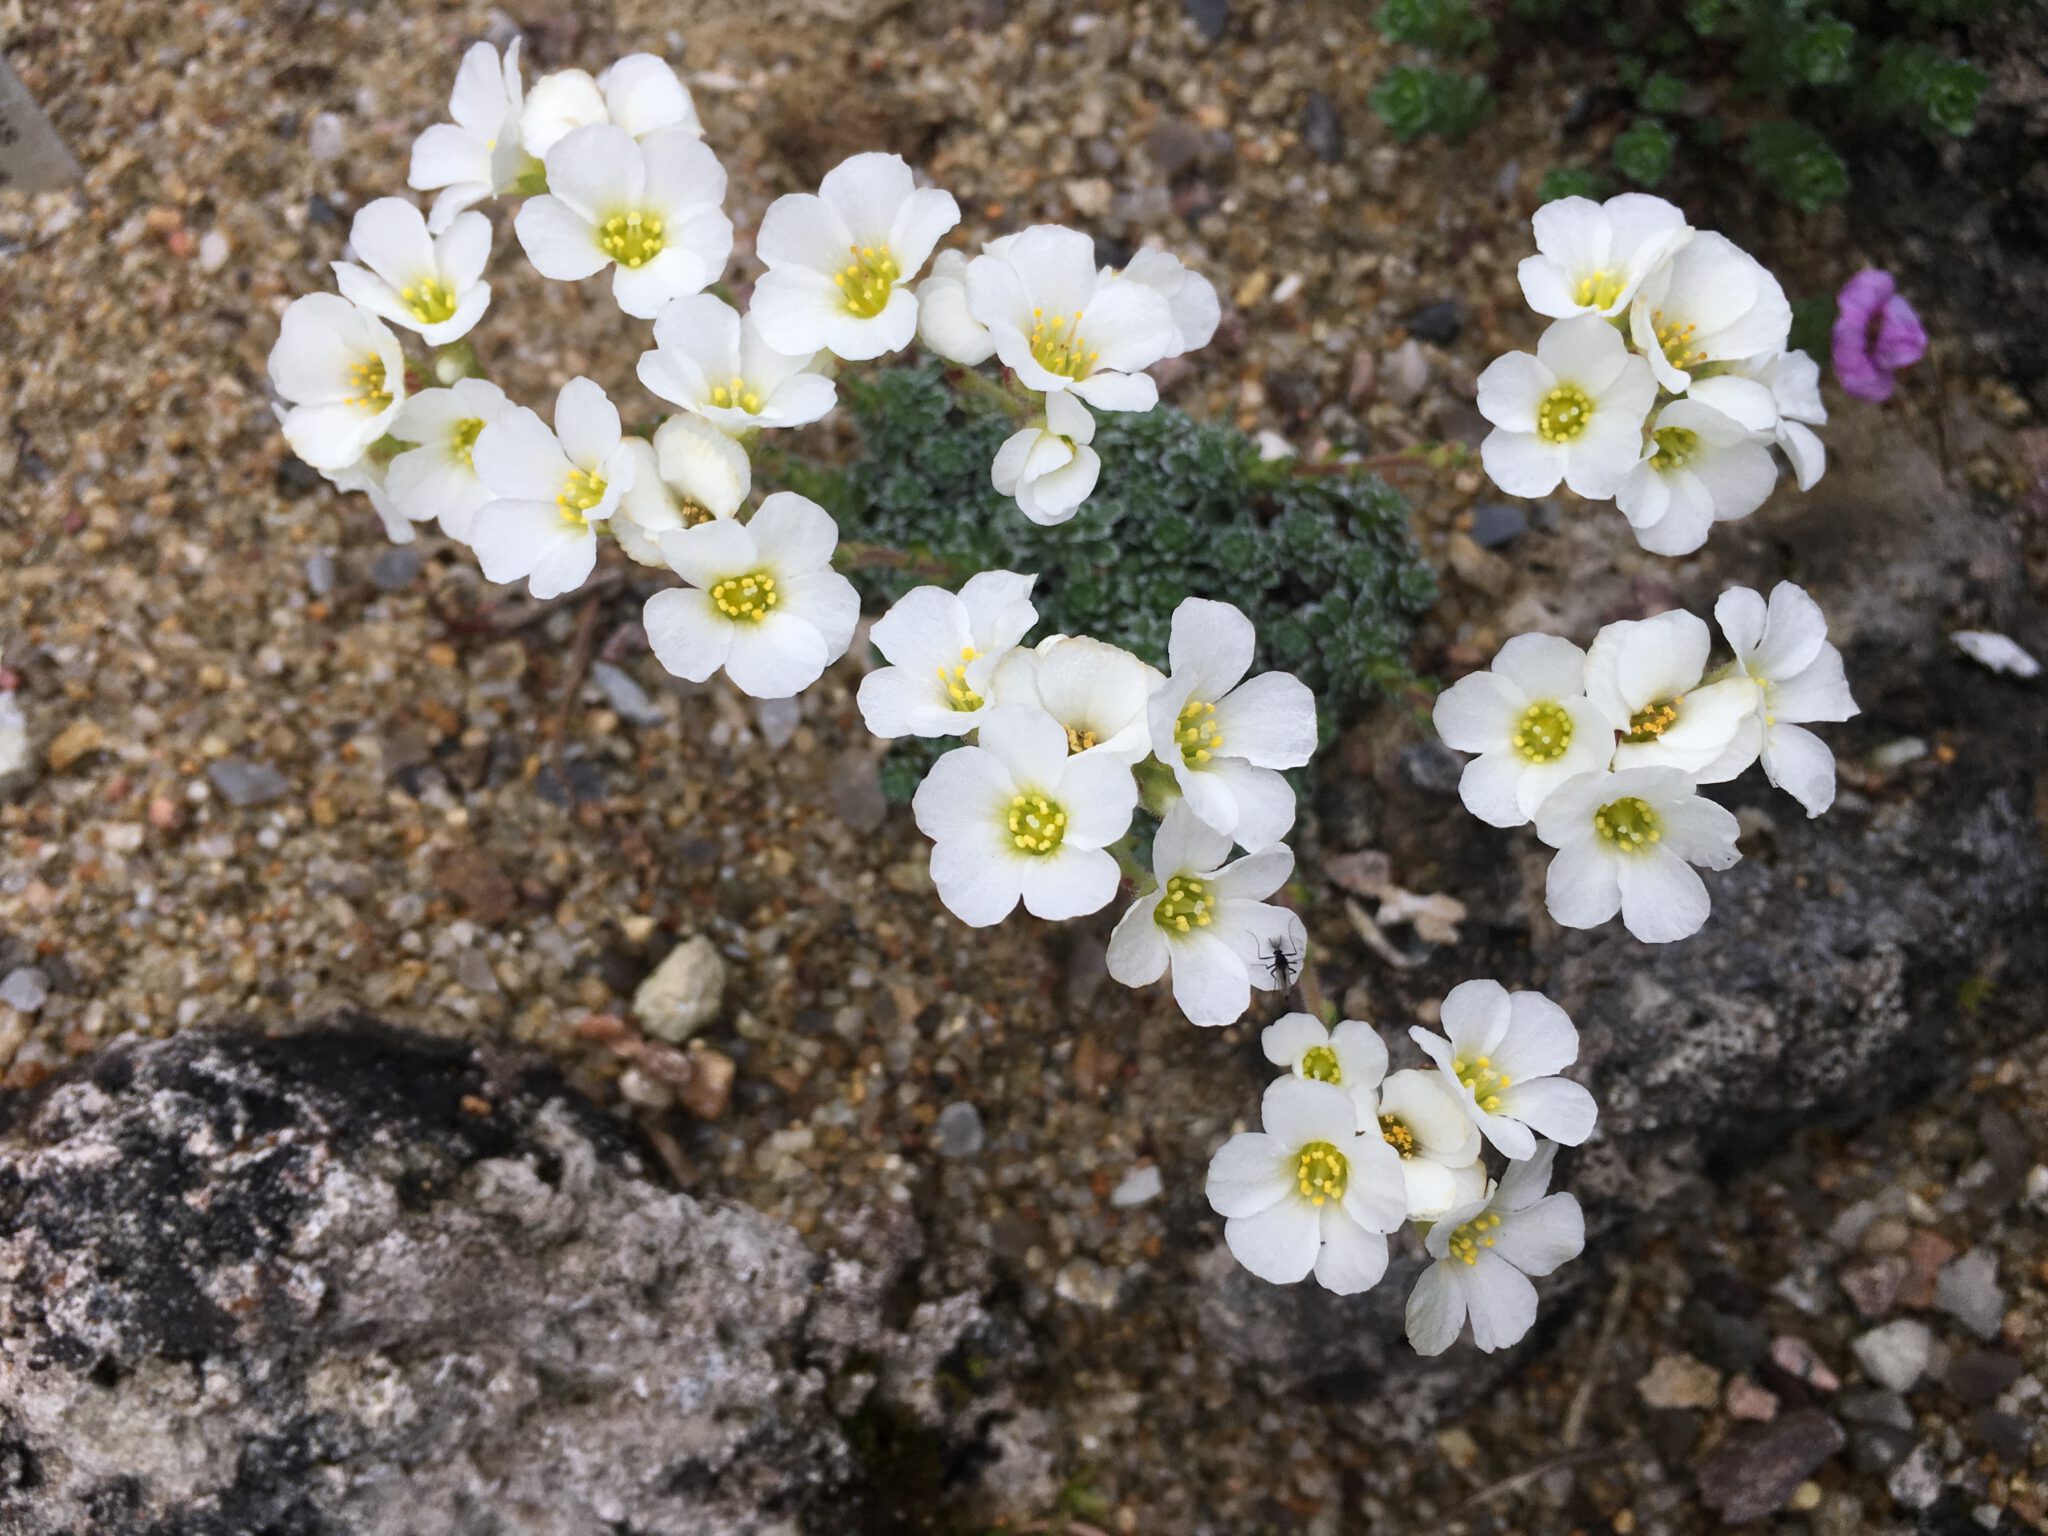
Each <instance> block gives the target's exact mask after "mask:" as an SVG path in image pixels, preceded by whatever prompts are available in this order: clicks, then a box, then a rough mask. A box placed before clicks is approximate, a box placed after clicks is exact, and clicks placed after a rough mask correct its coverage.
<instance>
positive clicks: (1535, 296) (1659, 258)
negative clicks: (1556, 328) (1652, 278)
mask: <svg viewBox="0 0 2048 1536" xmlns="http://www.w3.org/2000/svg"><path fill="white" fill-rule="evenodd" d="M1531 223H1532V224H1534V226H1535V229H1536V249H1537V251H1538V252H1539V253H1540V254H1538V255H1535V256H1525V257H1523V258H1522V264H1521V266H1520V267H1519V268H1518V269H1517V273H1516V275H1517V276H1519V277H1520V278H1521V281H1522V296H1523V297H1524V298H1525V299H1527V300H1528V301H1529V307H1530V308H1531V309H1533V310H1535V311H1536V313H1537V314H1539V315H1548V316H1550V317H1551V318H1552V319H1555V320H1563V319H1567V318H1569V317H1570V316H1572V315H1600V316H1603V317H1605V316H1609V315H1618V314H1620V313H1621V312H1622V311H1623V310H1625V309H1627V308H1628V306H1629V301H1630V300H1632V299H1633V298H1635V296H1636V290H1637V289H1638V288H1640V287H1641V286H1642V283H1643V279H1644V278H1646V277H1648V276H1649V275H1650V274H1651V273H1652V272H1654V271H1655V270H1656V269H1657V268H1658V266H1660V265H1661V264H1662V263H1663V262H1664V261H1665V259H1666V258H1667V257H1669V256H1670V255H1671V253H1672V252H1673V251H1675V250H1677V249H1678V248H1679V247H1680V246H1681V245H1684V244H1685V242H1686V241H1688V240H1690V239H1691V238H1692V229H1691V228H1690V226H1688V225H1687V224H1686V222H1685V215H1684V214H1683V213H1681V212H1679V211H1678V209H1676V208H1674V207H1673V206H1672V205H1671V204H1669V203H1667V202H1665V201H1664V199H1663V198H1661V197H1651V196H1650V195H1649V194H1647V193H1644V192H1624V193H1622V194H1621V195H1620V196H1619V197H1610V198H1609V199H1607V201H1606V202H1604V203H1596V202H1594V201H1593V200H1592V199H1591V198H1585V197H1561V198H1559V199H1557V201H1555V202H1551V203H1545V204H1544V205H1543V206H1542V207H1541V208H1538V209H1537V210H1536V217H1535V218H1534V219H1533V220H1531Z"/></svg>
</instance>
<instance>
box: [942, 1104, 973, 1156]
mask: <svg viewBox="0 0 2048 1536" xmlns="http://www.w3.org/2000/svg"><path fill="white" fill-rule="evenodd" d="M932 1143H933V1145H934V1146H936V1147H937V1148H938V1152H939V1156H941V1157H951V1158H961V1157H972V1156H974V1154H975V1153H977V1152H979V1151H980V1150H981V1143H982V1132H981V1111H980V1110H978V1109H976V1108H975V1107H974V1106H973V1105H972V1104H969V1103H966V1102H965V1101H964V1100H963V1101H961V1102H958V1103H953V1104H948V1105H947V1106H946V1107H945V1108H944V1109H942V1110H940V1111H939V1118H938V1121H937V1123H936V1124H934V1125H933V1126H932Z"/></svg>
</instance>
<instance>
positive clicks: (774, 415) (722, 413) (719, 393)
mask: <svg viewBox="0 0 2048 1536" xmlns="http://www.w3.org/2000/svg"><path fill="white" fill-rule="evenodd" d="M817 361H819V359H818V358H816V357H815V356H814V355H813V354H810V353H806V354H805V355H804V356H802V357H791V356H788V355H786V354H784V353H781V352H777V351H776V350H775V349H774V348H773V347H771V346H769V345H768V343H767V342H765V341H763V340H762V339H761V332H760V328H759V327H758V325H757V324H756V323H755V320H754V317H753V316H752V315H744V316H742V315H741V314H740V313H739V312H738V311H736V310H735V309H734V308H733V307H732V306H731V305H730V304H728V303H726V302H725V300H723V299H721V298H719V297H717V296H716V295H715V294H709V293H693V294H690V295H689V296H687V297H685V298H680V299H672V300H670V301H669V303H668V306H667V307H666V308H664V309H663V310H662V312H661V313H660V314H659V315H658V316H656V317H655V321H654V349H653V350H652V351H650V352H642V353H641V354H640V366H639V373H640V382H641V383H642V384H645V385H646V386H647V387H648V388H649V389H650V390H652V391H653V392H654V393H655V394H657V395H659V396H661V398H662V399H664V400H667V401H670V402H672V403H673V404H676V405H680V406H681V407H682V408H683V409H684V410H686V411H689V412H691V413H692V414H693V415H697V416H701V417H703V418H704V419H705V420H706V421H708V422H710V423H711V424H712V425H713V426H716V427H718V428H719V429H720V430H721V431H725V432H730V433H734V434H738V433H742V432H749V431H752V430H754V429H755V428H761V427H801V426H804V425H806V424H808V423H810V422H813V421H816V420H818V419H819V418H820V417H822V416H824V415H825V414H826V413H827V412H829V411H830V410H831V409H832V403H833V399H834V396H835V393H836V392H835V390H834V389H833V385H832V381H831V380H830V379H829V378H827V377H825V375H824V374H822V373H819V372H816V371H815V369H814V366H813V365H814V364H815V363H816V362H817Z"/></svg>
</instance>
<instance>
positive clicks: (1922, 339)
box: [1870, 294, 1927, 368]
mask: <svg viewBox="0 0 2048 1536" xmlns="http://www.w3.org/2000/svg"><path fill="white" fill-rule="evenodd" d="M1926 355H1927V328H1926V327H1925V326H1923V325H1922V324H1921V323H1920V317H1919V316H1918V315H1916V314H1914V313H1913V306H1912V305H1910V304H1908V303H1907V302H1906V301H1905V299H1903V298H1902V297H1900V296H1899V295H1898V294H1893V295H1892V296H1891V297H1890V298H1889V299H1886V300H1885V301H1884V308H1883V310H1882V311H1880V312H1879V314H1878V317H1877V342H1876V344H1875V345H1874V346H1872V347H1871V349H1870V356H1871V361H1873V362H1875V363H1876V364H1877V366H1878V367H1880V368H1910V367H1912V366H1913V364H1915V363H1917V362H1919V361H1920V359H1921V358H1923V357H1925V356H1926Z"/></svg>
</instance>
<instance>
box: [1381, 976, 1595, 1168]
mask: <svg viewBox="0 0 2048 1536" xmlns="http://www.w3.org/2000/svg"><path fill="white" fill-rule="evenodd" d="M1443 1028H1444V1033H1443V1034H1442V1035H1439V1034H1436V1033H1434V1032H1432V1031H1430V1030H1427V1029H1423V1028H1422V1027H1421V1026H1419V1025H1418V1026H1416V1027H1414V1028H1411V1029H1410V1030H1409V1031H1408V1036H1409V1038H1410V1039H1412V1040H1413V1041H1414V1042H1415V1043H1416V1044H1417V1045H1419V1046H1421V1047H1422V1049H1423V1051H1424V1053H1425V1054H1426V1055H1428V1057H1429V1059H1430V1060H1431V1061H1433V1062H1435V1063H1436V1069H1437V1075H1438V1080H1439V1082H1440V1083H1441V1085H1442V1087H1443V1088H1444V1090H1445V1091H1446V1092H1447V1093H1449V1094H1450V1096H1451V1098H1452V1099H1453V1101H1455V1102H1456V1103H1457V1105H1458V1107H1459V1108H1460V1109H1461V1110H1463V1112H1464V1114H1465V1116H1466V1118H1467V1119H1469V1120H1470V1121H1471V1122H1472V1124H1473V1125H1475V1126H1477V1127H1478V1128H1479V1133H1480V1134H1481V1135H1482V1136H1484V1137H1485V1138H1486V1139H1487V1140H1488V1141H1490V1142H1491V1143H1493V1145H1494V1146H1495V1147H1497V1148H1499V1149H1500V1151H1501V1152H1502V1153H1504V1154H1505V1155H1507V1156H1508V1157H1527V1156H1528V1155H1529V1154H1530V1153H1531V1152H1533V1151H1534V1150H1535V1148H1536V1137H1537V1136H1538V1135H1543V1136H1548V1137H1550V1139H1551V1140H1553V1141H1560V1142H1563V1143H1564V1144H1565V1145H1566V1146H1568V1147H1576V1146H1577V1145H1578V1144H1579V1143H1580V1142H1582V1141H1584V1140H1585V1139H1586V1138H1587V1137H1588V1136H1590V1135H1591V1134H1592V1132H1593V1121H1594V1118H1595V1111H1594V1107H1593V1096H1592V1095H1591V1094H1590V1093H1588V1092H1586V1090H1585V1089H1584V1088H1583V1087H1581V1086H1580V1085H1579V1084H1577V1083H1575V1082H1572V1081H1571V1080H1570V1079H1568V1078H1563V1077H1559V1076H1558V1075H1557V1074H1558V1073H1560V1072H1562V1071H1563V1070H1564V1069H1565V1068H1566V1067H1568V1066H1570V1065H1571V1064H1572V1063H1573V1062H1574V1061H1577V1060H1578V1058H1579V1032H1578V1031H1577V1030H1576V1029H1574V1028H1573V1027H1572V1021H1571V1020H1570V1018H1568V1017H1567V1016H1566V1014H1565V1011H1564V1010H1563V1009H1562V1008H1560V1007H1558V1006H1557V1004H1555V1003H1553V1002H1552V1001H1551V1000H1550V999H1549V998H1547V997H1545V996H1544V995H1543V994H1542V993H1541V992H1512V993H1511V992H1509V991H1508V990H1507V988H1505V987H1503V986H1502V985H1501V984H1500V983H1499V982H1497V981H1467V982H1461V983H1460V984H1459V985H1457V986H1455V987H1453V988H1451V990H1450V993H1449V995H1448V996H1446V997H1445V998H1444V1002H1443ZM1446 1036H1448V1038H1446Z"/></svg>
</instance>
